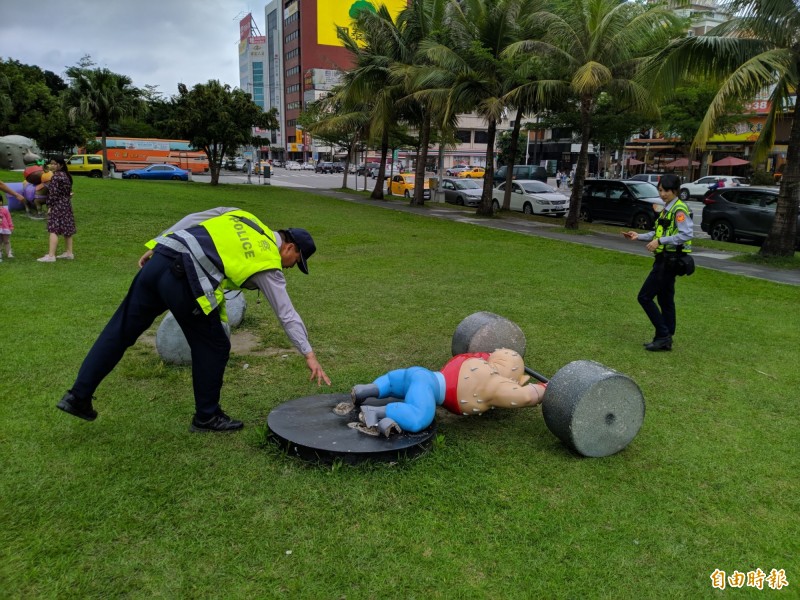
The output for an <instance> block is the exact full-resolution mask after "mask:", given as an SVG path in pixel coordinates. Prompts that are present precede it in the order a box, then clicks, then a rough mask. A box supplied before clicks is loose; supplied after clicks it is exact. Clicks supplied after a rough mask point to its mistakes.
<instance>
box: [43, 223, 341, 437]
mask: <svg viewBox="0 0 800 600" xmlns="http://www.w3.org/2000/svg"><path fill="white" fill-rule="evenodd" d="M146 246H147V247H148V248H149V249H148V251H147V252H146V253H145V254H144V255H143V256H142V257H141V258H140V259H139V268H140V269H141V270H140V271H139V273H137V275H136V277H135V278H134V280H133V283H132V284H131V287H130V290H128V294H127V296H126V297H125V299H124V300H123V301H122V304H121V305H120V307H119V308H118V309H117V312H116V313H115V314H114V316H113V317H112V318H111V321H109V323H108V325H106V327H105V329H104V330H103V332H102V333H101V334H100V337H99V338H98V339H97V341H96V342H95V344H94V346H93V347H92V349H91V350H90V351H89V354H88V355H87V356H86V359H85V360H84V361H83V365H82V366H81V368H80V371H79V372H78V377H77V379H76V380H75V383H74V384H73V386H72V388H71V389H70V390H69V391H68V392H67V393H66V394H65V395H64V397H63V398H62V399H61V400H60V401H59V402H58V404H57V405H56V406H57V407H58V408H60V409H61V410H63V411H65V412H67V413H69V414H72V415H75V416H76V417H80V418H82V419H85V420H87V421H93V420H94V419H95V418H97V412H96V411H95V410H94V408H93V407H92V397H93V394H94V392H95V390H96V389H97V387H98V386H99V385H100V382H102V381H103V379H104V378H105V377H106V375H108V374H109V373H110V372H111V371H112V370H113V369H114V367H115V366H116V365H117V363H118V362H119V361H120V360H121V359H122V356H123V354H124V353H125V351H126V350H127V349H128V348H129V347H130V346H132V345H133V344H134V343H135V342H136V340H137V339H138V337H139V336H140V335H141V334H142V333H144V331H145V330H147V328H148V327H150V325H152V323H153V321H154V320H155V319H156V317H158V316H159V315H160V314H162V313H163V312H165V311H166V310H170V311H172V314H173V315H174V317H175V319H176V321H177V322H178V324H179V325H180V327H181V330H182V331H183V333H184V334H185V335H186V340H187V341H188V343H189V346H190V348H191V351H192V380H193V387H194V398H195V415H194V417H193V418H192V424H191V428H190V429H191V431H234V430H238V429H241V428H242V427H243V426H244V425H243V423H242V422H241V421H237V420H234V419H231V418H230V417H229V416H228V415H226V414H225V413H224V412H223V411H222V409H221V408H220V405H219V396H220V390H221V388H222V376H223V373H224V372H225V366H226V364H227V362H228V356H229V354H230V348H231V344H230V340H229V339H228V336H227V335H226V334H225V331H224V329H223V328H222V323H221V320H222V319H224V296H223V290H224V289H230V288H235V287H244V288H247V289H259V290H261V292H262V293H263V294H264V296H265V297H266V298H267V300H268V301H269V303H270V305H271V306H272V309H273V311H274V312H275V315H276V316H277V317H278V320H279V321H280V323H281V325H282V326H283V329H284V331H285V332H286V335H287V336H288V337H289V339H290V340H291V341H292V343H293V344H294V345H295V347H296V348H297V349H298V350H299V351H300V352H301V353H302V354H303V356H305V359H306V364H307V365H308V369H309V371H311V376H310V380H314V379H316V380H317V385H321V384H322V382H323V381H324V382H325V383H326V384H328V385H330V383H331V381H330V379H329V378H328V376H327V375H326V374H325V371H324V370H323V369H322V366H321V365H320V364H319V361H318V360H317V357H316V355H315V354H314V351H313V350H312V349H311V345H310V344H309V342H308V333H307V332H306V327H305V325H304V324H303V320H302V319H301V318H300V315H298V314H297V311H295V309H294V307H293V306H292V302H291V300H290V298H289V295H288V293H287V291H286V279H285V278H284V275H283V271H282V269H290V268H292V267H294V266H295V265H297V266H298V268H299V269H300V270H301V271H302V272H303V273H306V274H307V273H308V263H307V261H308V259H309V258H310V257H311V255H312V254H314V252H315V251H316V245H315V244H314V240H313V239H312V237H311V235H310V234H309V233H308V231H306V230H305V229H286V230H279V231H272V230H270V229H269V228H268V227H267V226H266V225H264V223H262V222H261V221H260V220H259V219H258V217H256V216H255V215H253V214H251V213H249V212H246V211H243V210H239V209H235V208H215V209H211V210H207V211H204V212H199V213H194V214H191V215H188V216H187V217H184V218H183V219H181V220H180V221H178V222H177V223H176V224H175V225H173V226H172V227H170V228H169V229H167V230H166V231H164V232H163V233H162V234H161V235H159V236H158V237H156V238H155V239H154V240H151V241H150V242H148V243H147V244H146Z"/></svg>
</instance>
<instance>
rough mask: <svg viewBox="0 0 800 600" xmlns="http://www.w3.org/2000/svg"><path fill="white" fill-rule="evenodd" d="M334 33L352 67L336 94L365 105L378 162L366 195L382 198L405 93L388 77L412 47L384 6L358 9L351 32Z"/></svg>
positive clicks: (407, 58) (348, 102)
mask: <svg viewBox="0 0 800 600" xmlns="http://www.w3.org/2000/svg"><path fill="white" fill-rule="evenodd" d="M337 35H338V37H339V39H340V40H341V41H342V43H343V44H344V47H345V48H346V49H347V50H349V51H350V53H351V54H352V55H353V59H354V63H355V67H354V68H353V69H352V70H350V71H348V72H346V73H345V74H344V77H343V83H344V85H343V86H342V87H341V89H340V92H339V95H340V99H341V101H342V102H343V103H344V104H346V105H358V104H362V105H367V106H369V115H370V127H369V129H370V132H371V134H372V135H373V138H374V139H376V140H378V139H379V140H380V148H381V161H380V167H379V169H378V179H377V181H376V183H375V189H374V190H373V191H372V194H371V195H370V198H373V199H375V200H381V199H383V188H384V183H385V174H386V158H387V156H388V153H389V135H390V133H391V129H392V127H393V126H394V125H395V124H396V122H397V121H398V118H399V114H400V113H399V107H398V100H399V99H400V98H401V97H402V96H404V95H405V93H404V91H403V87H402V84H400V83H397V82H393V81H392V80H391V79H390V69H391V66H392V64H393V63H395V62H408V61H410V60H411V57H412V56H413V52H414V50H413V49H411V48H410V47H409V46H408V43H407V40H406V38H405V36H404V35H403V32H402V31H401V30H400V29H398V26H397V23H396V22H395V20H394V18H393V17H392V14H391V13H390V12H389V10H388V9H387V8H386V6H385V5H383V4H382V5H381V6H380V8H378V9H377V11H374V12H373V10H369V9H362V10H361V11H360V12H359V13H358V16H357V18H356V25H355V27H354V28H353V31H352V32H351V31H350V30H348V29H347V28H344V27H337Z"/></svg>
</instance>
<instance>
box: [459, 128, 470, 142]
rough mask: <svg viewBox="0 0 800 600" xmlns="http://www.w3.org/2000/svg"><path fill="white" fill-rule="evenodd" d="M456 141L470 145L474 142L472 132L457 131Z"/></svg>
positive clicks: (466, 130)
mask: <svg viewBox="0 0 800 600" xmlns="http://www.w3.org/2000/svg"><path fill="white" fill-rule="evenodd" d="M456 139H457V140H458V141H459V142H461V143H462V144H469V143H470V141H472V132H471V131H470V130H469V129H457V130H456Z"/></svg>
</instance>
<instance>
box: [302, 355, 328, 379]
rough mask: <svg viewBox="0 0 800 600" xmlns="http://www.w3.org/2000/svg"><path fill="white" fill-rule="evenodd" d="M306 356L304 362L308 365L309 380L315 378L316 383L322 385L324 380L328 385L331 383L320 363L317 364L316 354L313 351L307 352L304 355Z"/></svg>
mask: <svg viewBox="0 0 800 600" xmlns="http://www.w3.org/2000/svg"><path fill="white" fill-rule="evenodd" d="M305 357H306V364H307V365H308V369H309V371H311V376H310V377H309V378H308V380H309V381H314V379H316V380H317V385H322V382H323V381H324V382H325V383H327V384H328V385H330V384H331V380H330V378H329V377H328V376H327V375H326V374H325V371H324V370H323V368H322V365H321V364H319V361H318V360H317V356H316V354H314V352H313V351H312V352H309V353H308V354H306V355H305Z"/></svg>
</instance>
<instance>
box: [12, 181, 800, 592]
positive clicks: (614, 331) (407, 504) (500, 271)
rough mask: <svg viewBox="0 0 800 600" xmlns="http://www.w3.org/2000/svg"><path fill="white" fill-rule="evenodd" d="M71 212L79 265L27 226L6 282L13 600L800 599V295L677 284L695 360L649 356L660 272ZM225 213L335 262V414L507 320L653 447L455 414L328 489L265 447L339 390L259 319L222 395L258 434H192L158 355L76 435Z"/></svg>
mask: <svg viewBox="0 0 800 600" xmlns="http://www.w3.org/2000/svg"><path fill="white" fill-rule="evenodd" d="M0 177H2V178H3V179H4V180H5V181H9V180H11V181H13V180H15V177H16V179H17V180H18V179H19V174H9V173H8V172H3V173H0ZM74 206H75V213H76V219H77V224H78V234H77V236H76V238H75V255H76V260H75V261H73V262H67V261H58V262H57V263H56V264H40V263H37V262H36V260H35V259H36V258H37V257H39V256H42V255H43V254H44V253H45V250H46V246H47V242H46V233H45V225H44V223H43V222H40V221H31V220H29V219H26V218H25V217H23V216H21V215H20V214H19V213H15V225H16V230H15V232H14V234H13V236H12V242H13V246H14V250H15V253H16V258H14V259H12V260H4V262H3V263H2V264H0V289H2V292H3V294H2V297H3V301H2V306H3V320H2V327H1V328H0V331H2V333H3V336H2V337H3V353H2V356H3V360H2V365H0V382H2V383H0V397H1V398H2V402H0V458H2V465H3V474H2V478H0V499H1V500H0V502H2V511H0V515H2V517H0V518H1V519H2V520H1V521H0V548H2V551H1V554H0V556H2V561H0V589H2V590H3V596H4V597H12V598H40V597H45V598H56V597H68V598H89V597H91V598H111V597H130V598H152V597H162V598H211V597H216V598H293V599H294V598H302V599H305V598H321V599H339V598H347V599H355V598H398V599H411V598H417V599H429V598H444V599H450V598H464V599H472V598H489V599H505V598H521V599H528V598H581V599H582V598H665V597H670V598H694V597H704V596H712V595H714V590H712V587H711V579H710V575H711V573H712V572H713V571H714V570H715V569H721V570H723V571H726V572H727V573H728V574H732V573H733V572H734V571H735V570H738V571H739V572H743V573H747V572H749V571H754V570H755V569H757V568H760V569H761V570H762V571H764V572H765V573H766V574H769V573H770V571H771V570H772V569H778V570H780V569H783V570H784V571H785V574H786V578H787V579H788V582H789V584H790V585H789V587H788V588H784V589H783V590H782V594H784V595H786V596H787V597H788V596H795V597H797V592H796V591H795V590H796V589H797V588H798V587H800V560H799V559H798V555H799V554H800V552H798V551H799V550H800V543H798V535H797V533H798V512H800V510H799V509H800V500H798V498H800V484H799V483H798V471H800V460H798V449H797V447H798V439H800V426H799V425H800V418H798V410H797V406H796V404H797V397H798V391H797V390H798V388H800V374H799V373H800V370H798V367H797V356H798V347H800V315H799V314H798V306H800V303H799V302H798V301H800V289H798V288H796V287H791V286H785V285H779V284H774V283H770V282H766V281H760V280H754V279H748V278H743V277H738V276H732V275H728V274H725V273H721V272H715V271H710V270H707V269H703V268H698V270H697V272H696V273H695V275H694V276H692V277H690V278H683V279H681V280H679V281H678V285H677V288H678V291H677V303H678V321H679V322H678V332H677V335H676V337H675V349H674V351H673V352H671V353H658V354H652V353H647V352H645V351H644V350H643V349H642V342H644V341H646V340H648V339H649V338H650V337H652V331H651V327H650V325H649V323H648V321H647V319H646V317H645V315H644V313H643V312H642V311H641V309H640V307H639V305H638V304H637V302H636V294H637V292H638V290H639V287H640V285H641V283H642V281H643V280H644V278H645V276H646V274H647V272H648V269H649V267H650V261H649V260H648V259H645V258H642V257H638V256H634V255H628V254H619V253H613V252H609V251H604V250H598V249H593V248H588V247H582V246H578V245H574V244H568V243H561V242H556V241H552V240H547V239H543V238H536V237H526V236H522V235H518V234H514V233H508V232H503V231H497V230H490V229H485V228H481V227H475V226H472V225H466V224H459V223H452V222H448V221H443V220H439V219H428V218H425V217H419V216H415V215H408V214H403V213H398V212H394V211H387V210H382V209H377V208H374V207H370V206H362V205H358V204H354V203H349V202H346V201H341V200H336V199H332V198H327V197H322V196H317V195H314V194H313V193H311V192H307V191H296V190H288V189H281V188H273V187H267V186H220V187H211V186H208V185H203V184H198V183H190V184H175V183H163V184H162V183H150V182H142V181H122V180H106V181H98V180H87V179H76V181H75V198H74ZM213 206H238V207H241V208H244V209H247V210H250V211H253V212H255V213H256V214H258V215H259V216H260V217H261V218H262V219H263V220H264V221H265V222H266V223H268V224H269V225H270V226H272V227H273V228H275V229H277V228H280V227H289V226H299V227H305V228H307V229H309V230H310V231H311V232H312V234H313V235H314V237H315V240H316V242H317V247H318V251H317V254H316V255H314V257H313V258H312V259H311V260H310V262H309V265H310V270H311V275H310V276H304V275H302V274H301V273H300V272H299V271H298V270H297V269H293V270H291V271H290V272H288V274H287V279H288V282H289V290H290V293H291V296H292V298H293V300H294V302H295V305H296V307H297V308H298V310H299V312H300V314H301V315H303V317H304V319H305V322H306V325H307V326H308V329H309V334H310V337H311V342H312V344H313V345H314V348H315V350H316V352H317V355H318V356H319V359H320V361H321V363H322V365H323V367H324V368H325V369H326V371H327V373H328V374H329V375H330V377H331V379H332V380H333V385H332V387H331V388H330V389H328V388H324V389H323V390H322V391H323V392H347V391H349V389H350V387H351V386H352V385H353V384H355V383H363V382H367V381H371V380H372V379H373V378H374V377H376V376H377V375H379V374H381V373H383V372H384V371H386V370H389V369H393V368H398V367H404V366H409V365H412V364H419V365H423V366H426V367H429V368H433V369H437V368H439V367H440V366H441V365H442V364H444V362H445V361H446V360H447V359H448V355H449V351H450V344H451V337H452V334H453V331H454V329H455V327H456V326H457V325H458V323H459V322H460V321H461V320H462V319H463V318H464V317H466V316H467V315H469V314H471V313H473V312H476V311H481V310H485V311H490V312H494V313H497V314H500V315H503V316H505V317H507V318H509V319H512V320H513V321H515V322H516V323H517V324H519V325H520V327H521V328H522V329H523V331H525V333H526V335H527V339H528V352H527V359H528V362H529V363H530V364H531V366H533V368H535V369H536V370H538V371H541V372H543V373H546V374H552V373H554V372H555V371H557V370H558V369H559V368H560V367H562V366H563V365H565V364H566V363H568V362H570V361H572V360H577V359H584V358H587V359H592V360H596V361H599V362H601V363H604V364H606V365H608V366H610V367H612V368H614V369H617V370H619V371H622V372H624V373H626V374H628V375H629V376H631V377H632V378H633V379H634V380H635V381H636V382H637V383H638V384H639V386H640V387H641V388H642V390H643V392H644V395H645V398H646V401H647V416H646V419H645V423H644V426H643V428H642V430H641V431H640V433H639V435H638V437H637V438H636V439H635V440H634V441H633V442H632V443H631V445H630V446H629V447H628V448H627V449H625V450H624V451H623V452H621V453H619V454H617V455H614V456H611V457H607V458H602V459H585V458H580V457H577V456H575V455H573V454H571V453H570V452H569V451H567V450H566V448H565V447H564V446H563V445H562V444H561V443H560V442H559V441H558V440H557V439H556V438H555V437H554V436H553V435H552V434H551V433H550V432H549V431H548V430H547V429H546V427H545V425H544V422H543V419H542V416H541V411H540V410H539V409H538V408H536V409H523V410H518V411H500V410H498V411H494V412H492V413H490V414H489V415H487V416H483V417H481V418H469V417H462V418H456V417H454V416H452V415H449V414H445V413H439V414H438V415H437V420H438V426H439V437H438V439H437V443H436V444H435V447H434V448H433V450H432V451H431V452H429V453H427V454H426V455H424V456H422V457H419V458H417V459H414V460H406V461H402V462H400V463H399V464H394V465H385V464H381V465H368V466H359V467H349V466H344V465H340V464H335V465H333V466H332V467H331V466H329V467H318V466H311V465H308V464H306V463H303V462H300V461H299V460H296V459H294V458H291V457H287V456H285V455H284V454H283V453H282V452H281V451H279V450H277V449H276V448H274V447H273V446H272V445H270V444H265V422H266V417H267V415H268V413H269V411H270V410H271V409H272V408H274V407H275V406H277V405H279V404H281V403H282V402H284V401H286V400H289V399H293V398H297V397H300V396H306V395H311V394H316V393H318V392H319V391H320V390H319V389H318V388H317V387H316V386H315V385H312V384H311V383H309V382H308V372H307V369H306V367H305V361H304V360H303V359H302V357H300V356H299V355H297V354H296V353H294V352H293V351H291V350H290V344H289V342H288V340H287V339H286V337H285V335H284V334H283V331H282V329H281V328H280V326H279V325H278V324H277V321H276V319H275V317H274V315H273V314H272V312H271V310H270V309H269V305H268V304H267V303H266V302H265V301H262V302H261V303H260V304H257V302H256V296H255V293H250V292H247V299H248V302H249V305H248V309H247V314H246V317H245V321H244V324H243V330H244V331H247V332H249V333H251V334H253V335H254V336H256V338H257V339H258V340H259V346H258V348H256V349H255V350H254V351H251V352H250V353H249V354H234V355H233V356H232V357H231V361H230V363H229V366H228V370H227V372H226V377H225V387H224V388H223V406H224V408H225V409H226V410H227V411H228V412H229V414H231V415H232V416H234V417H237V418H241V419H243V420H244V421H245V422H246V428H245V430H244V431H243V432H241V433H239V434H231V435H198V434H190V433H189V432H188V426H189V420H190V418H191V415H192V413H193V401H192V394H191V376H190V370H189V369H188V368H180V367H172V366H166V365H164V364H163V363H162V362H161V361H160V359H159V358H158V356H157V354H156V352H155V349H154V348H153V347H152V345H151V343H148V341H147V340H140V341H139V342H138V343H137V344H136V345H135V346H134V347H133V348H131V350H130V351H129V352H128V353H127V354H126V356H125V358H124V359H123V360H122V362H121V363H120V365H119V366H118V367H117V369H116V370H115V371H114V372H113V373H112V374H111V375H110V376H109V377H108V378H107V379H106V381H105V382H104V383H103V384H102V385H101V387H100V388H99V389H98V391H97V400H96V402H95V408H96V409H97V410H98V412H99V417H98V419H97V420H96V421H95V422H93V423H87V422H84V421H81V420H78V419H76V418H73V417H70V416H68V415H66V414H64V413H62V412H60V411H58V410H56V408H55V403H56V402H57V401H58V400H59V398H60V397H61V395H62V394H63V393H64V391H65V390H66V389H67V388H68V387H69V386H70V385H71V384H72V382H73V380H74V377H75V375H76V373H77V370H78V367H79V366H80V364H81V361H82V360H83V358H84V356H85V354H86V352H87V351H88V349H89V347H90V346H91V344H92V343H93V341H94V340H95V338H96V337H97V335H98V333H99V331H100V330H101V328H102V327H103V326H104V325H105V323H106V322H107V320H108V319H109V317H110V316H111V314H112V312H113V311H114V310H115V308H116V307H117V305H118V303H119V301H120V300H121V298H122V297H123V295H124V294H125V292H126V290H127V287H128V285H129V284H130V281H131V278H132V277H133V276H134V274H135V272H136V270H137V268H136V260H137V259H138V257H139V256H140V255H141V254H142V252H143V251H144V247H143V243H144V242H145V241H147V240H148V239H150V238H151V237H152V236H154V235H155V234H156V233H158V232H159V231H160V230H161V229H162V228H164V227H167V226H168V225H171V224H172V223H174V222H175V221H177V220H178V219H179V218H180V217H182V216H184V215H185V214H187V213H189V212H192V211H195V210H201V209H206V208H210V207H213ZM59 251H61V248H60V249H59ZM246 367H247V368H246ZM764 588H765V591H764V592H760V593H759V592H757V591H754V590H753V589H750V592H751V593H750V594H748V595H753V596H755V595H757V596H758V597H761V594H769V593H770V590H768V585H767V583H766V582H765V583H764ZM746 590H747V588H744V589H742V590H731V589H726V591H725V592H724V593H731V594H737V595H738V594H741V593H745V594H747V592H746ZM724 593H719V592H717V594H718V595H719V596H720V597H722V595H723V594H724Z"/></svg>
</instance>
